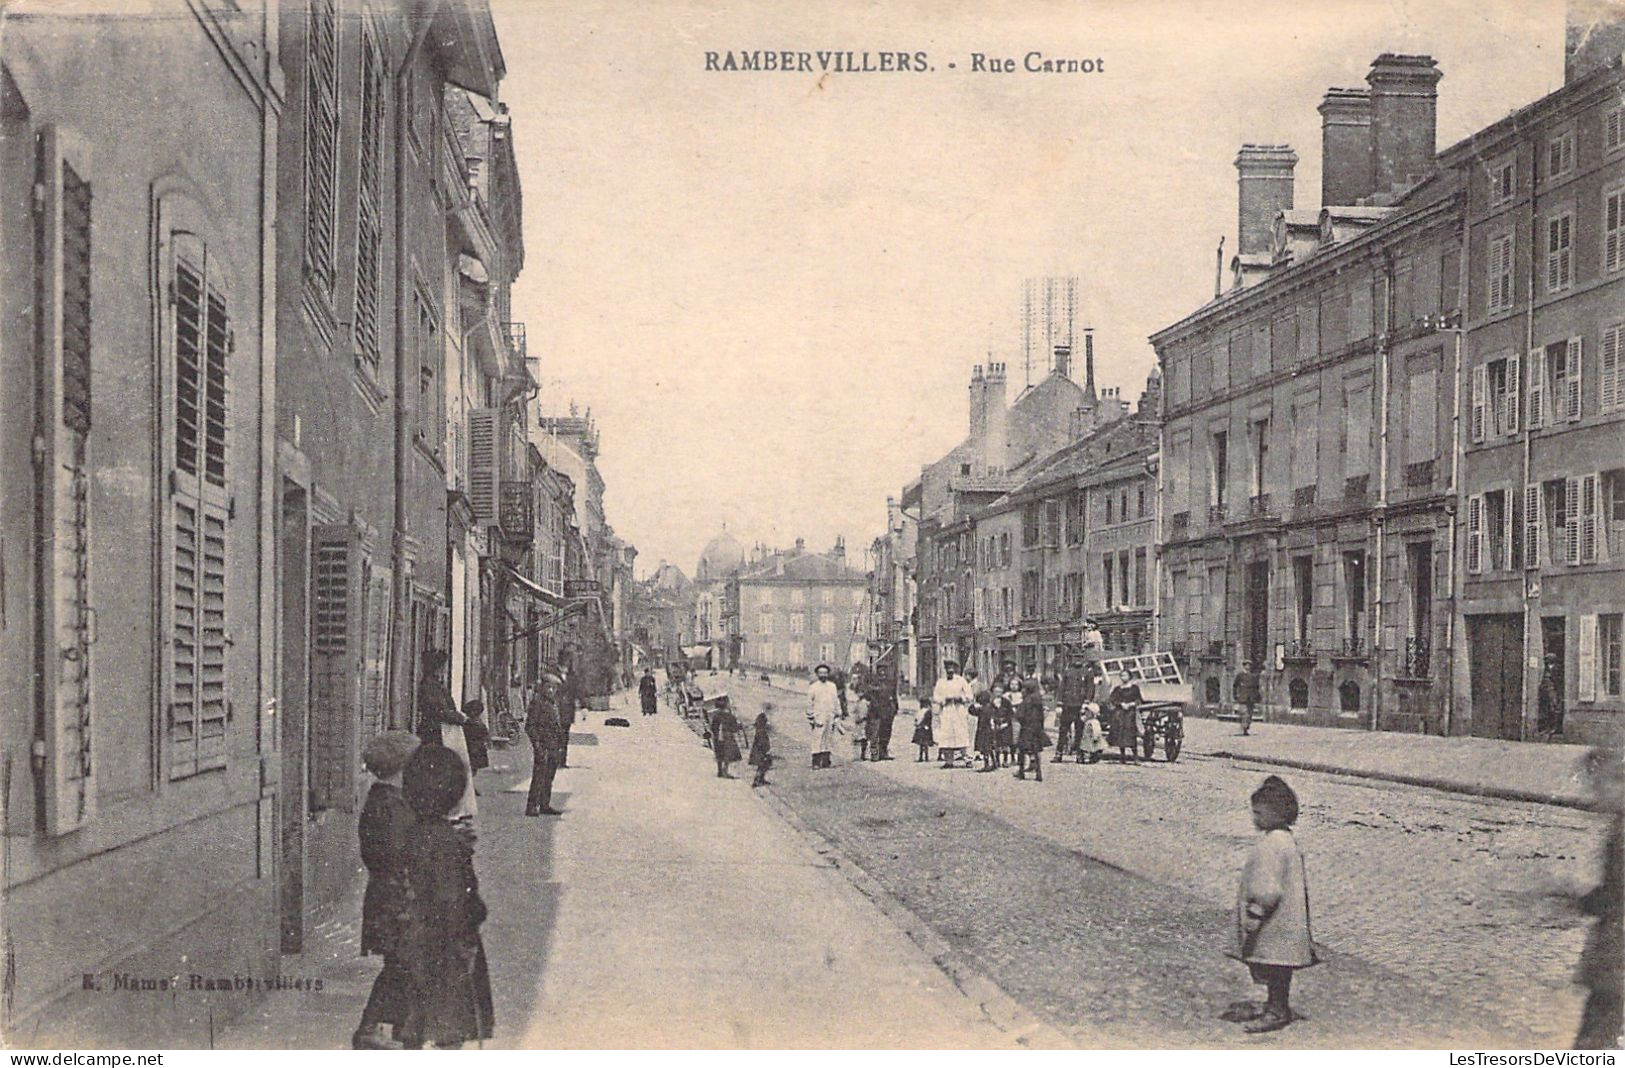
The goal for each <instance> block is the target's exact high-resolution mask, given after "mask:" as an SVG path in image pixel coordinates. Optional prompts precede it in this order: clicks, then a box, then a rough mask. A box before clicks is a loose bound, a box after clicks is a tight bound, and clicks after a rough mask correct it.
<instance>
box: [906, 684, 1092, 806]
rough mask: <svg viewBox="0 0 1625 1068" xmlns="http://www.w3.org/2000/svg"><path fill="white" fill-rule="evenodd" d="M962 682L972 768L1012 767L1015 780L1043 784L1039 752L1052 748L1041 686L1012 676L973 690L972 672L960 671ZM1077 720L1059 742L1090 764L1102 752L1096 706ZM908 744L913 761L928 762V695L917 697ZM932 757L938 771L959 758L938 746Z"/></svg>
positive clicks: (930, 719)
mask: <svg viewBox="0 0 1625 1068" xmlns="http://www.w3.org/2000/svg"><path fill="white" fill-rule="evenodd" d="M965 678H966V680H967V681H969V682H970V683H971V684H972V688H973V690H974V697H973V699H972V702H971V707H970V717H971V719H972V720H973V721H974V722H975V735H974V738H973V741H972V745H973V747H974V749H975V752H976V757H977V760H978V761H979V762H980V764H981V766H980V767H979V768H977V769H976V770H977V771H979V772H988V771H995V770H997V769H999V768H1004V767H1010V766H1012V765H1014V766H1015V768H1016V773H1015V774H1016V778H1018V779H1025V778H1026V777H1027V775H1026V773H1027V771H1029V770H1030V771H1032V773H1033V779H1034V781H1036V782H1043V781H1044V769H1043V762H1042V761H1041V760H1040V754H1042V753H1043V751H1044V750H1045V749H1048V748H1050V747H1051V746H1053V745H1054V744H1055V741H1054V739H1052V738H1051V737H1050V735H1049V732H1048V731H1047V730H1046V729H1045V727H1044V716H1045V710H1044V691H1043V686H1042V685H1041V684H1040V683H1039V681H1038V680H1037V679H1034V678H1027V679H1021V678H1019V677H1017V676H1015V675H1013V674H1012V675H1009V676H1001V677H1000V678H999V679H998V680H995V682H994V686H993V688H992V689H988V688H985V687H976V686H975V683H976V678H977V674H976V672H975V671H974V670H973V671H968V672H966V673H965ZM1083 716H1084V719H1083V722H1082V724H1081V725H1080V727H1079V729H1078V732H1077V736H1076V737H1071V738H1067V737H1063V739H1062V744H1063V746H1068V743H1070V746H1069V747H1071V748H1075V751H1076V753H1077V755H1078V759H1079V761H1080V762H1083V761H1085V760H1087V761H1088V762H1089V763H1094V762H1096V761H1098V760H1099V759H1100V754H1101V753H1102V752H1103V751H1104V750H1105V748H1106V743H1105V735H1104V733H1103V731H1102V730H1101V726H1100V711H1099V706H1098V705H1095V704H1086V705H1084V706H1083ZM1064 733H1065V732H1064V731H1063V734H1064ZM913 742H914V745H915V746H916V747H918V750H919V754H918V756H916V757H915V763H918V764H925V763H929V762H930V760H931V749H932V747H933V746H935V745H936V737H935V733H934V729H933V706H932V700H931V698H929V697H921V698H920V711H919V715H918V717H917V719H916V720H915V726H914V737H913ZM938 755H939V757H940V759H941V762H942V766H943V767H944V768H949V767H954V766H956V765H955V757H956V755H960V756H962V754H959V753H958V751H957V750H956V749H954V748H952V747H948V746H943V747H942V748H941V749H940V750H939V754H938ZM1060 757H1061V754H1059V753H1057V754H1056V758H1055V759H1056V760H1057V761H1059V760H1060ZM961 766H966V767H968V766H970V763H969V759H968V758H965V759H964V762H963V764H962V765H961Z"/></svg>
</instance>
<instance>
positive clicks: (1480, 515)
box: [1467, 494, 1484, 575]
mask: <svg viewBox="0 0 1625 1068" xmlns="http://www.w3.org/2000/svg"><path fill="white" fill-rule="evenodd" d="M1483 570H1484V495H1483V494H1475V495H1473V496H1471V497H1468V498H1467V573H1468V574H1469V575H1477V574H1481V573H1482V572H1483Z"/></svg>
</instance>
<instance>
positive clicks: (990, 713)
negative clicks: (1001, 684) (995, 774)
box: [970, 690, 999, 771]
mask: <svg viewBox="0 0 1625 1068" xmlns="http://www.w3.org/2000/svg"><path fill="white" fill-rule="evenodd" d="M970 712H971V715H972V716H973V717H974V718H975V720H976V739H975V742H976V755H977V756H979V757H981V758H982V766H981V767H980V768H977V769H976V770H977V771H992V770H993V769H994V767H996V766H997V764H998V760H999V755H998V753H997V752H996V751H995V748H994V742H995V733H996V732H995V730H994V726H993V720H994V717H995V716H996V715H997V711H996V709H995V708H994V707H993V694H992V693H990V692H989V691H987V690H977V691H976V703H975V704H973V705H971V710H970Z"/></svg>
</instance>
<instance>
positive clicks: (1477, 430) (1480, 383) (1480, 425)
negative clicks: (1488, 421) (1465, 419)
mask: <svg viewBox="0 0 1625 1068" xmlns="http://www.w3.org/2000/svg"><path fill="white" fill-rule="evenodd" d="M1488 392H1489V367H1488V366H1487V365H1485V364H1479V365H1478V366H1477V367H1475V368H1473V417H1472V426H1471V437H1472V439H1473V440H1474V441H1483V440H1484V401H1485V395H1486V394H1487V393H1488Z"/></svg>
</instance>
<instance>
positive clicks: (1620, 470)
mask: <svg viewBox="0 0 1625 1068" xmlns="http://www.w3.org/2000/svg"><path fill="white" fill-rule="evenodd" d="M1597 491H1598V492H1599V493H1600V494H1601V496H1602V500H1601V502H1600V505H1601V508H1602V526H1603V542H1602V545H1601V546H1600V547H1599V549H1598V551H1599V552H1601V553H1603V554H1606V557H1607V559H1609V560H1619V559H1625V467H1616V468H1613V469H1611V470H1608V471H1603V472H1601V473H1600V474H1598V476H1597Z"/></svg>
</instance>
